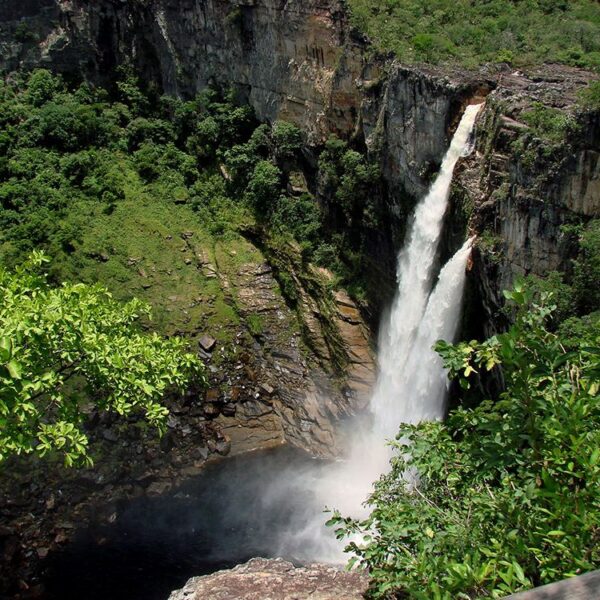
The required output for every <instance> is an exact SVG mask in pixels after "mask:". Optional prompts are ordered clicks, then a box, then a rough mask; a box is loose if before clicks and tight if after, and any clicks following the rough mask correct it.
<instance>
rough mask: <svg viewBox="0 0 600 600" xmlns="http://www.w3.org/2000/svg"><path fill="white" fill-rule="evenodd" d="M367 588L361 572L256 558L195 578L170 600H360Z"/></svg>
mask: <svg viewBox="0 0 600 600" xmlns="http://www.w3.org/2000/svg"><path fill="white" fill-rule="evenodd" d="M367 586H368V576H367V575H366V574H365V573H364V572H360V571H351V572H348V571H343V570H341V569H340V568H339V567H332V566H330V565H323V564H313V565H308V566H307V567H294V565H292V563H289V562H286V561H284V560H282V559H281V558H277V559H265V558H253V559H252V560H250V561H248V562H247V563H246V564H243V565H238V566H237V567H235V568H233V569H229V570H226V571H219V572H218V573H213V574H212V575H205V576H203V577H194V578H193V579H190V580H189V581H188V582H187V583H186V584H185V586H184V587H183V588H182V589H181V590H177V591H175V592H173V593H172V594H171V596H170V597H169V600H305V599H306V600H308V599H310V600H360V599H361V598H364V593H365V591H366V589H367Z"/></svg>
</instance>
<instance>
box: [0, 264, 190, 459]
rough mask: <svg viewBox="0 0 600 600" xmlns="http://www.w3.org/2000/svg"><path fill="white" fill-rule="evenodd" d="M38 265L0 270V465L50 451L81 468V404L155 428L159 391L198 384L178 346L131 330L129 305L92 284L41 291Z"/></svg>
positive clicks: (134, 304)
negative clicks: (9, 458) (136, 418)
mask: <svg viewBox="0 0 600 600" xmlns="http://www.w3.org/2000/svg"><path fill="white" fill-rule="evenodd" d="M45 260H46V259H45V258H44V257H43V255H41V254H33V256H32V258H31V259H30V261H29V262H28V263H26V264H25V265H23V266H22V267H20V268H18V269H17V270H16V271H14V272H10V271H7V270H5V269H3V268H0V297H2V305H1V306H0V462H2V460H4V459H5V458H6V457H7V456H10V455H12V454H24V453H31V452H36V453H38V454H39V455H41V456H44V455H46V454H48V453H49V452H54V451H55V452H58V453H59V454H62V455H63V456H64V460H65V463H66V464H67V466H71V465H73V464H75V463H78V462H79V463H80V462H85V463H90V462H91V460H90V457H89V455H88V452H87V447H88V438H87V436H86V434H85V431H84V429H83V404H84V403H85V398H92V399H93V402H94V404H96V406H97V407H98V408H99V409H101V410H106V411H114V412H116V413H118V414H119V415H121V416H128V415H131V414H134V413H138V414H142V415H143V416H144V417H145V418H146V420H147V421H148V422H149V423H150V424H152V425H154V426H156V427H158V428H159V430H163V429H164V427H165V419H166V416H167V414H168V411H167V409H166V408H165V407H164V406H163V405H162V404H161V401H162V399H163V397H164V395H165V393H166V392H167V391H168V390H172V389H181V388H183V387H184V386H185V385H186V384H187V383H188V381H189V380H190V379H192V378H194V379H196V380H201V379H202V375H201V364H200V362H199V361H198V359H197V358H196V357H195V356H193V355H191V354H187V353H185V351H184V343H183V341H182V340H180V339H177V338H173V339H168V340H167V339H163V338H161V337H159V336H158V335H157V334H144V333H142V332H141V331H140V330H139V329H137V328H136V323H137V322H138V321H139V319H140V318H141V317H142V316H148V315H149V308H148V307H147V306H145V305H143V304H142V303H141V302H139V301H138V300H132V301H130V302H127V303H126V304H122V303H118V302H115V301H114V300H113V299H112V298H111V296H110V294H109V293H108V292H107V291H106V290H104V289H102V288H101V287H99V286H86V285H83V284H64V285H62V286H60V287H57V288H52V287H49V286H48V285H47V283H46V281H45V279H44V278H43V277H42V276H40V275H38V274H36V270H37V269H38V268H39V267H40V265H41V264H42V263H43V262H44V261H45ZM82 391H85V392H86V395H85V396H81V397H80V392H82Z"/></svg>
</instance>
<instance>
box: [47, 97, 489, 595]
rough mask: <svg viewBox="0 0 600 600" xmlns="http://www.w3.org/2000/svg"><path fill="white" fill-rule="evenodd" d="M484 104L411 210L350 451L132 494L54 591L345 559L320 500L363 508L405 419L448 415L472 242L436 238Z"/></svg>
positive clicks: (70, 559) (65, 558) (252, 458)
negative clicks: (450, 252) (445, 347)
mask: <svg viewBox="0 0 600 600" xmlns="http://www.w3.org/2000/svg"><path fill="white" fill-rule="evenodd" d="M480 108H481V105H473V106H468V107H467V108H466V110H465V112H464V114H463V117H462V119H461V122H460V124H459V126H458V129H457V131H456V133H455V135H454V138H453V140H452V143H451V146H450V148H449V149H448V152H447V153H446V156H445V157H444V160H443V162H442V166H441V169H440V173H439V175H438V176H437V178H436V180H435V182H434V183H433V184H432V186H431V188H430V190H429V192H428V193H427V195H426V196H425V197H424V198H423V199H422V200H421V201H420V202H419V204H418V206H417V208H416V210H415V214H414V217H413V220H412V224H411V226H410V231H409V234H408V238H407V242H406V244H405V246H404V248H403V249H402V250H401V252H400V254H399V256H398V272H397V277H398V290H397V294H396V298H395V299H394V302H393V305H392V307H391V309H390V312H389V315H388V317H387V318H386V319H384V320H383V321H382V323H383V325H382V328H381V331H380V340H379V375H378V379H377V382H376V385H375V389H374V392H373V396H372V399H371V404H370V407H371V413H370V414H369V415H365V416H363V417H358V418H356V419H353V420H351V421H350V422H349V423H346V435H345V436H344V435H342V436H341V437H342V439H344V440H345V444H344V446H343V450H344V451H343V452H342V454H341V456H342V459H341V460H338V461H317V460H312V459H311V458H310V457H309V456H308V455H307V454H305V453H303V452H300V451H297V450H294V449H291V448H285V447H282V448H278V449H274V450H271V451H263V452H257V453H253V454H250V455H246V456H240V457H233V458H229V459H226V460H224V461H221V462H220V463H216V464H213V465H209V466H208V467H207V469H206V470H205V472H204V473H202V474H201V475H199V476H198V477H196V478H193V479H191V480H190V481H188V482H186V484H184V485H183V486H181V488H179V489H178V490H176V491H174V492H171V493H168V494H166V495H164V496H162V497H159V498H140V499H138V500H135V501H133V502H130V503H129V504H128V505H125V506H124V507H122V508H121V509H120V510H119V511H118V518H117V520H116V522H115V523H114V524H113V525H111V526H105V527H104V528H102V529H101V530H97V531H92V530H90V531H87V532H82V533H81V534H80V536H79V539H78V540H77V542H76V543H75V544H72V545H71V546H70V547H69V548H68V549H67V550H65V551H64V552H62V553H61V554H59V555H57V556H56V557H55V558H54V561H53V563H51V567H50V570H49V573H50V574H49V578H48V583H49V590H50V594H49V596H48V598H49V599H51V600H54V599H56V600H58V599H59V598H60V599H61V600H70V599H75V598H82V597H85V598H88V599H89V600H95V598H98V599H100V598H106V597H111V598H113V599H114V600H119V599H120V598H123V599H125V598H127V600H136V599H137V598H139V599H140V600H141V599H142V598H143V599H144V600H164V599H165V598H167V597H168V592H169V591H170V590H173V589H175V588H177V587H181V585H182V584H183V583H184V582H185V581H186V580H187V578H189V577H191V576H193V575H202V574H205V573H210V572H214V571H216V570H218V569H221V568H228V567H231V566H233V565H235V564H238V563H240V562H244V561H246V560H248V559H249V558H251V557H254V556H264V557H275V556H281V557H284V558H286V559H288V560H291V561H293V562H296V563H299V564H301V563H306V562H313V561H320V562H332V563H343V562H345V561H346V560H347V558H348V557H347V556H346V555H344V552H343V547H344V545H345V543H346V542H340V541H338V540H336V539H335V536H334V534H333V531H332V530H331V529H330V528H327V527H325V525H324V523H325V521H326V520H327V518H328V515H327V514H326V513H325V512H324V508H325V507H329V508H335V509H338V510H339V511H340V512H341V513H342V514H343V515H345V516H353V517H357V518H360V517H364V516H366V515H367V513H368V512H369V509H368V506H365V504H364V502H365V500H366V499H367V497H368V495H369V493H370V491H371V490H372V485H373V482H374V481H375V480H377V479H378V477H379V476H380V475H381V474H382V473H384V472H385V471H386V470H387V469H388V468H389V459H390V455H391V450H390V448H389V446H388V445H387V444H386V440H389V439H393V438H394V437H395V435H396V432H397V430H398V427H399V425H400V424H401V423H403V422H405V423H417V422H419V421H422V420H435V419H441V418H443V416H444V411H445V406H444V404H445V398H446V393H447V386H448V380H447V377H446V373H445V371H444V369H443V365H442V362H441V359H440V358H439V357H438V355H437V354H436V353H435V352H434V351H433V350H432V346H433V344H434V343H435V342H436V341H437V340H438V339H445V340H447V341H452V340H453V338H454V336H455V334H456V330H457V326H458V323H459V320H460V314H461V300H462V294H463V288H464V283H465V269H466V264H467V260H468V257H469V254H470V250H471V240H469V241H467V242H465V244H464V245H463V246H462V248H460V249H459V250H458V251H457V252H456V254H455V255H454V256H453V257H452V258H451V259H450V260H449V261H448V262H447V263H446V264H445V265H443V266H442V267H441V269H440V265H439V264H438V249H439V248H438V246H439V241H440V238H441V234H442V227H443V219H444V214H445V212H446V208H447V203H448V196H449V192H450V185H451V182H452V174H453V170H454V167H455V165H456V162H457V161H458V159H459V158H460V157H461V156H462V155H465V154H466V153H468V152H469V151H470V149H471V145H472V144H471V142H470V138H471V133H472V130H473V126H474V122H475V118H476V116H477V113H478V112H479V110H480ZM98 540H101V541H103V542H102V543H101V544H100V545H99V544H98ZM66 570H67V571H68V572H69V573H70V574H69V575H68V576H67V578H66V577H65V575H67V573H66V572H65V571H66ZM107 574H110V576H107ZM67 579H68V582H67Z"/></svg>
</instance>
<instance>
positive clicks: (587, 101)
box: [579, 81, 600, 110]
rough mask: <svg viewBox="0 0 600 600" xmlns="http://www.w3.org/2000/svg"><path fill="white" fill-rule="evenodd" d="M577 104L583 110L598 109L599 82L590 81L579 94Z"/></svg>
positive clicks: (599, 106) (599, 100)
mask: <svg viewBox="0 0 600 600" xmlns="http://www.w3.org/2000/svg"><path fill="white" fill-rule="evenodd" d="M579 102H580V104H581V105H582V106H583V107H584V108H591V109H595V110H599V109H600V81H592V82H591V83H590V85H588V87H586V88H584V89H583V90H581V91H580V92H579Z"/></svg>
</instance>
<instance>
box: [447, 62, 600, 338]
mask: <svg viewBox="0 0 600 600" xmlns="http://www.w3.org/2000/svg"><path fill="white" fill-rule="evenodd" d="M586 81H587V75H586V74H585V73H581V72H578V71H576V70H574V69H568V68H564V67H563V68H561V67H558V66H555V67H553V68H552V70H548V69H540V70H539V71H537V72H533V73H530V74H529V75H528V76H525V75H523V74H519V73H514V74H511V75H510V76H508V77H507V80H506V81H504V82H502V85H500V86H498V88H497V89H495V90H494V91H493V92H492V93H491V94H490V95H489V96H488V99H487V106H486V111H485V113H484V116H483V118H482V121H481V122H480V126H479V137H478V141H477V152H476V153H475V154H474V155H472V156H471V157H469V159H468V160H467V161H465V162H464V163H463V165H462V169H461V170H460V172H459V174H458V176H457V177H456V179H455V189H456V190H457V193H456V194H455V197H460V196H461V192H462V194H463V196H462V200H461V201H460V202H462V203H463V205H464V204H467V205H468V212H470V215H471V216H470V223H469V225H470V229H471V231H472V232H473V233H476V234H478V235H479V236H480V242H479V244H478V248H477V251H476V252H475V255H474V265H475V269H474V272H473V276H472V278H471V279H472V280H473V281H472V283H473V284H474V285H475V286H476V287H477V292H476V295H477V296H479V300H480V302H481V306H482V307H483V309H484V313H485V314H484V316H485V317H486V318H485V320H484V323H485V327H484V332H485V333H487V334H490V333H492V332H493V330H495V329H496V328H497V327H499V326H501V318H502V317H501V316H500V315H499V313H498V310H499V308H500V307H501V306H502V303H503V299H502V296H501V293H500V292H501V291H502V290H503V289H506V288H507V287H509V286H510V285H511V284H512V282H513V281H514V280H515V278H516V277H519V276H522V275H528V274H535V275H540V276H543V275H546V274H548V273H549V272H550V271H556V270H558V271H563V272H566V273H569V271H570V269H571V259H573V258H574V253H575V252H576V244H575V243H574V240H573V239H572V238H571V236H570V235H569V234H568V232H567V231H566V229H565V226H569V225H577V224H580V223H585V222H587V221H588V220H589V219H591V218H594V217H598V216H600V115H599V114H598V113H597V112H596V113H593V112H582V111H580V110H578V109H577V107H576V100H577V96H576V92H577V90H579V89H581V87H583V86H584V85H585V83H586ZM536 103H539V104H537V106H540V105H542V104H543V105H544V106H545V107H547V108H546V109H544V110H548V109H549V110H552V109H553V108H556V109H561V110H562V111H565V113H566V114H568V115H570V117H569V120H570V124H569V125H568V126H566V127H565V131H564V132H563V136H561V139H560V140H557V139H551V138H549V137H547V135H545V134H544V132H543V131H542V132H540V131H536V130H535V129H533V128H531V127H529V126H528V125H527V123H526V116H527V112H528V111H531V107H532V106H534V107H535V106H536ZM524 116H525V117H524Z"/></svg>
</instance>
